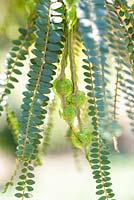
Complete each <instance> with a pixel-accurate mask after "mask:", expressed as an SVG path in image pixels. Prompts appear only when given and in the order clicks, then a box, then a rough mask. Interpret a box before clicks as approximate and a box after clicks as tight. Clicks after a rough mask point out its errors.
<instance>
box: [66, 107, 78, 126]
mask: <svg viewBox="0 0 134 200" xmlns="http://www.w3.org/2000/svg"><path fill="white" fill-rule="evenodd" d="M75 117H76V109H75V106H73V105H66V106H65V107H64V109H63V118H64V119H65V120H66V121H67V122H68V123H72V122H73V120H74V118H75Z"/></svg>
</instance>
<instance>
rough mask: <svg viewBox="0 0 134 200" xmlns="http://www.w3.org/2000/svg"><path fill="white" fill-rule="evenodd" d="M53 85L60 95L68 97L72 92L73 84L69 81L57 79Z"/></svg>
mask: <svg viewBox="0 0 134 200" xmlns="http://www.w3.org/2000/svg"><path fill="white" fill-rule="evenodd" d="M53 84H54V87H55V89H56V92H57V94H58V95H61V96H62V95H63V96H68V95H69V94H70V93H71V92H72V83H71V81H70V80H69V79H66V78H64V79H57V80H55V81H54V83H53Z"/></svg>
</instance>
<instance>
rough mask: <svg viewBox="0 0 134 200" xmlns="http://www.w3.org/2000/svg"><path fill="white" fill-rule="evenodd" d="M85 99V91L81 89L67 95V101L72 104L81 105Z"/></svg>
mask: <svg viewBox="0 0 134 200" xmlns="http://www.w3.org/2000/svg"><path fill="white" fill-rule="evenodd" d="M85 101H86V97H85V93H84V92H83V91H78V92H77V94H73V95H69V96H68V97H67V102H68V103H69V104H73V105H74V106H78V107H81V106H83V104H84V103H85Z"/></svg>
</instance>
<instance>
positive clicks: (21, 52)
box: [0, 19, 35, 115]
mask: <svg viewBox="0 0 134 200" xmlns="http://www.w3.org/2000/svg"><path fill="white" fill-rule="evenodd" d="M31 20H32V19H31ZM34 30H35V28H34V26H33V23H32V24H30V26H29V27H28V28H27V29H24V28H19V32H20V36H19V38H18V40H14V41H13V45H14V46H13V48H12V49H11V52H10V54H9V58H8V59H7V72H6V80H5V81H4V82H3V84H1V85H0V87H1V88H2V92H1V93H0V108H1V109H0V115H1V114H2V111H3V110H4V106H1V104H2V105H3V103H4V105H6V100H5V99H6V98H7V97H6V96H8V94H10V93H11V90H12V89H14V83H17V82H18V78H16V76H15V75H16V74H17V75H21V74H22V69H21V67H24V64H23V61H25V60H26V56H27V55H28V48H29V47H30V46H31V44H32V40H33V32H34ZM27 39H28V40H29V42H27Z"/></svg>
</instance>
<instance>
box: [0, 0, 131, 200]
mask: <svg viewBox="0 0 134 200" xmlns="http://www.w3.org/2000/svg"><path fill="white" fill-rule="evenodd" d="M26 9H27V11H28V16H29V17H28V19H27V25H26V28H20V29H19V33H20V36H19V38H18V39H17V40H15V41H13V47H12V49H11V52H10V56H9V58H8V60H7V66H6V75H5V76H4V78H3V80H1V85H0V87H1V88H0V89H1V90H0V115H1V114H2V112H3V110H4V108H6V109H5V110H6V114H7V121H8V124H9V127H10V128H11V129H12V134H13V137H14V139H15V142H16V143H17V149H16V156H17V163H18V164H17V168H16V170H15V173H14V175H13V176H12V177H11V181H9V182H8V183H7V184H6V186H5V191H6V190H7V189H8V186H9V185H13V180H14V176H15V175H16V174H17V172H18V170H19V171H20V175H19V180H18V183H17V186H16V191H17V192H16V193H15V196H16V197H17V198H20V199H22V200H24V199H26V198H31V197H32V191H33V188H34V187H33V185H34V184H35V180H34V177H35V175H34V168H35V166H36V165H38V164H41V160H40V156H41V154H42V153H43V152H45V153H46V150H47V147H48V144H49V140H50V139H51V138H50V134H51V128H52V113H53V111H54V109H55V104H56V101H55V98H54V99H52V100H51V99H50V94H54V95H57V96H58V99H59V100H60V111H59V113H60V116H61V117H62V118H63V119H64V120H65V121H66V123H67V124H68V127H69V129H68V132H67V135H66V136H67V139H68V141H69V142H70V144H71V146H72V149H73V152H74V155H75V157H76V159H77V155H78V151H77V149H81V150H82V152H83V153H84V155H85V157H86V159H87V161H88V163H89V165H90V167H91V169H92V173H93V179H94V180H95V181H96V194H97V195H98V200H109V199H113V200H115V198H116V197H115V194H114V192H113V190H112V188H111V187H112V181H111V175H110V161H109V154H110V148H109V147H110V141H112V140H113V143H114V147H115V150H116V151H118V152H119V148H118V137H119V136H120V133H121V130H120V125H119V124H118V115H119V109H118V105H119V101H120V94H122V93H124V99H125V105H126V112H127V114H128V117H129V119H130V125H131V127H132V128H131V129H132V132H133V131H134V121H133V120H134V108H133V105H134V100H133V97H134V89H133V84H134V5H128V2H127V1H125V0H111V1H110V0H101V1H100V0H90V1H89V0H79V1H78V0H74V1H70V0H63V1H62V0H39V1H34V0H32V1H29V3H27V2H26ZM110 56H111V57H112V60H110ZM29 57H30V67H29V72H28V74H27V76H28V83H27V85H26V90H25V91H23V103H22V105H21V117H20V119H19V120H18V119H17V117H16V116H15V113H14V112H13V111H12V110H11V108H10V107H9V105H8V96H9V95H10V93H11V92H12V90H13V88H14V87H15V85H14V83H17V82H18V81H19V77H18V75H21V74H22V73H23V72H24V70H25V66H26V65H27V60H28V58H29ZM81 57H82V59H81ZM79 68H80V69H81V68H82V69H83V75H84V82H85V85H86V86H85V89H86V90H85V91H82V90H81V87H80V84H79V80H80V79H83V76H82V75H81V74H80V73H79ZM67 71H68V72H69V73H68V72H67ZM112 74H113V75H114V78H115V85H114V87H113V88H114V89H113V90H112V89H111V76H112ZM16 75H17V76H16ZM52 88H53V90H52ZM46 122H47V124H46Z"/></svg>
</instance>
